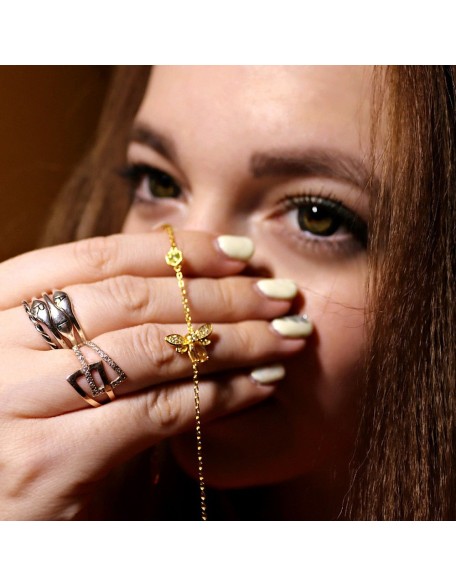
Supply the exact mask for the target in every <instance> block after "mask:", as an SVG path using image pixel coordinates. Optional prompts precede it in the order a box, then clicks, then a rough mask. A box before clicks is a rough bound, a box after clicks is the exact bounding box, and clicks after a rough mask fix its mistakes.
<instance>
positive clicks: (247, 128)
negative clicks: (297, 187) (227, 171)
mask: <svg viewBox="0 0 456 586" xmlns="http://www.w3.org/2000/svg"><path fill="white" fill-rule="evenodd" d="M371 75H372V69H371V68H369V67H364V66H334V67H332V66H322V67H318V66H156V67H154V68H153V70H152V74H151V77H150V80H149V84H148V87H147V90H146V93H145V96H144V100H143V103H142V105H141V107H140V110H139V113H138V116H137V120H139V121H140V122H144V123H145V124H150V125H152V126H153V127H154V128H157V129H158V130H160V131H163V132H164V133H165V134H167V135H170V136H172V138H173V140H175V141H176V142H177V143H178V145H179V149H180V148H182V149H185V147H186V145H188V147H189V148H192V145H193V146H194V145H195V144H201V143H204V144H205V146H206V148H207V151H208V152H207V153H206V154H207V156H209V157H211V156H212V153H214V152H220V151H221V150H224V151H225V153H226V154H228V152H229V151H231V150H232V149H234V148H236V149H240V151H239V150H238V151H237V152H238V155H241V154H244V150H245V151H246V152H247V151H248V150H251V149H264V148H278V149H280V148H282V147H283V148H288V149H289V148H295V147H296V148H302V147H303V146H304V147H306V146H312V147H313V146H316V147H321V148H325V147H326V146H330V147H331V148H334V149H342V150H344V151H352V152H359V150H360V149H362V150H365V148H368V145H369V129H370V101H371V100H370V95H371ZM234 145H236V147H234ZM233 154H234V152H233Z"/></svg>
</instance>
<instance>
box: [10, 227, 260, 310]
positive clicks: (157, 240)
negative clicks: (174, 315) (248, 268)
mask: <svg viewBox="0 0 456 586" xmlns="http://www.w3.org/2000/svg"><path fill="white" fill-rule="evenodd" d="M176 242H177V245H178V246H179V248H180V249H181V250H182V251H183V253H184V267H185V274H186V275H189V276H191V275H201V276H208V277H222V276H225V275H230V274H235V273H238V272H239V271H241V270H242V269H243V268H244V267H245V262H246V261H247V260H248V259H249V258H250V256H251V255H252V254H253V243H252V241H251V240H250V239H249V238H244V237H240V236H217V235H215V234H209V233H207V232H191V231H181V232H179V231H177V232H176ZM169 247H170V244H169V240H168V236H167V234H166V233H165V231H164V230H155V231H152V232H149V233H145V234H113V235H111V236H97V237H95V238H89V239H86V240H79V241H77V242H71V243H69V244H61V245H58V246H53V247H48V248H42V249H39V250H34V251H32V252H27V253H25V254H22V255H20V256H18V257H15V258H12V259H10V260H7V261H6V262H4V263H2V264H1V265H0V283H8V289H7V290H6V287H2V289H3V290H2V295H1V299H0V308H1V309H6V308H10V307H14V306H16V305H19V304H20V303H21V301H22V300H23V299H31V298H32V297H39V296H41V294H42V292H43V291H52V290H54V289H63V288H65V287H67V286H68V285H73V284H77V283H93V282H96V281H101V280H103V279H107V278H110V277H115V276H118V275H133V276H143V277H152V276H156V277H160V276H169V275H170V274H173V272H172V269H171V267H169V266H168V265H167V264H166V262H165V255H166V253H167V251H168V249H169Z"/></svg>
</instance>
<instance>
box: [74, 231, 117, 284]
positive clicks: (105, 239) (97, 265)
mask: <svg viewBox="0 0 456 586" xmlns="http://www.w3.org/2000/svg"><path fill="white" fill-rule="evenodd" d="M116 249H117V240H116V239H115V238H114V237H112V236H97V237H95V238H88V239H85V240H79V241H78V242H76V243H75V256H76V259H77V260H78V262H80V263H81V264H82V266H83V267H84V269H85V270H87V269H89V270H92V271H93V272H94V273H95V274H96V275H98V276H100V275H101V276H103V275H106V274H107V273H108V270H109V267H110V266H111V265H112V261H113V260H114V258H115V256H116Z"/></svg>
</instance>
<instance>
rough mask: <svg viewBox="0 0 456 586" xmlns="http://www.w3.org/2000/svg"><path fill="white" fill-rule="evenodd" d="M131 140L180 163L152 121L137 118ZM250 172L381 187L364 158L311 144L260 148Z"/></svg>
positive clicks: (367, 188)
mask: <svg viewBox="0 0 456 586" xmlns="http://www.w3.org/2000/svg"><path fill="white" fill-rule="evenodd" d="M130 141H133V142H138V143H140V144H143V145H145V146H147V147H149V148H151V149H153V150H154V151H156V152H157V153H159V154H161V155H162V156H163V157H165V158H167V159H168V160H169V161H171V162H172V163H174V164H176V165H179V159H178V155H177V149H176V146H175V143H174V141H173V140H171V139H170V138H169V137H167V136H166V135H164V134H162V133H161V132H159V131H158V130H156V129H153V128H151V127H150V126H149V125H145V124H144V123H141V122H137V123H136V124H135V125H134V126H133V128H132V130H131V132H130ZM249 172H250V174H251V175H252V176H253V177H254V178H256V179H260V178H263V177H274V176H275V177H277V176H279V177H280V176H283V177H326V178H329V179H335V180H338V181H344V182H346V183H352V184H354V185H356V186H357V187H359V188H360V189H361V190H363V191H368V192H370V193H376V192H378V190H379V188H380V184H379V180H378V178H377V177H375V175H374V174H373V173H372V172H371V171H370V170H369V169H368V167H367V166H366V165H365V164H364V163H363V161H362V160H361V159H358V158H356V157H353V156H350V155H347V154H346V153H342V152H340V151H337V150H328V149H317V148H311V149H305V150H302V151H299V150H292V151H269V152H257V153H254V154H253V155H252V156H251V158H250V161H249Z"/></svg>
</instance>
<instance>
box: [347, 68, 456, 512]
mask: <svg viewBox="0 0 456 586" xmlns="http://www.w3.org/2000/svg"><path fill="white" fill-rule="evenodd" d="M383 74H384V77H383ZM455 74H456V68H454V67H445V66H429V67H427V66H426V67H417V66H415V67H412V66H410V67H390V68H387V69H386V71H382V72H381V75H379V76H378V77H377V84H376V87H377V96H378V95H380V96H381V97H382V100H381V103H380V104H378V103H377V104H376V105H377V106H380V107H377V110H376V111H377V118H376V119H374V130H376V132H374V135H373V136H374V141H375V137H376V136H379V134H380V133H381V126H382V125H383V124H384V123H385V122H386V128H387V130H386V135H387V136H386V146H385V147H384V148H383V152H381V153H380V158H381V159H382V160H380V161H378V160H377V163H380V167H381V173H382V181H381V184H382V189H381V191H380V194H379V197H378V199H377V200H376V202H375V204H374V209H373V212H372V217H373V221H372V226H371V233H370V251H369V253H370V254H369V258H370V268H371V270H370V275H371V281H370V286H371V290H370V303H369V305H370V307H371V308H372V311H373V320H371V321H370V322H369V323H370V327H369V334H370V336H369V338H370V351H369V353H368V356H369V359H368V360H369V362H368V364H367V369H366V370H367V384H366V396H365V398H364V401H363V415H362V421H361V428H360V436H359V443H358V451H357V457H356V459H355V461H354V466H353V468H354V483H353V487H352V491H351V494H350V495H349V501H350V502H351V504H350V505H348V507H347V512H348V514H349V516H350V517H351V518H359V519H408V520H425V519H454V518H456V499H455V490H456V466H455V413H456V412H455V408H456V397H455V380H456V377H455V374H456V373H455V361H456V336H455V329H454V328H455V323H456V320H455V317H456V313H455V312H456V304H455V302H456V299H455V283H456V280H455V277H456V274H455V273H456V169H455V164H456V119H455ZM384 139H385V137H384V136H383V140H384ZM375 146H377V147H378V145H374V147H375ZM368 321H369V320H368Z"/></svg>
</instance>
